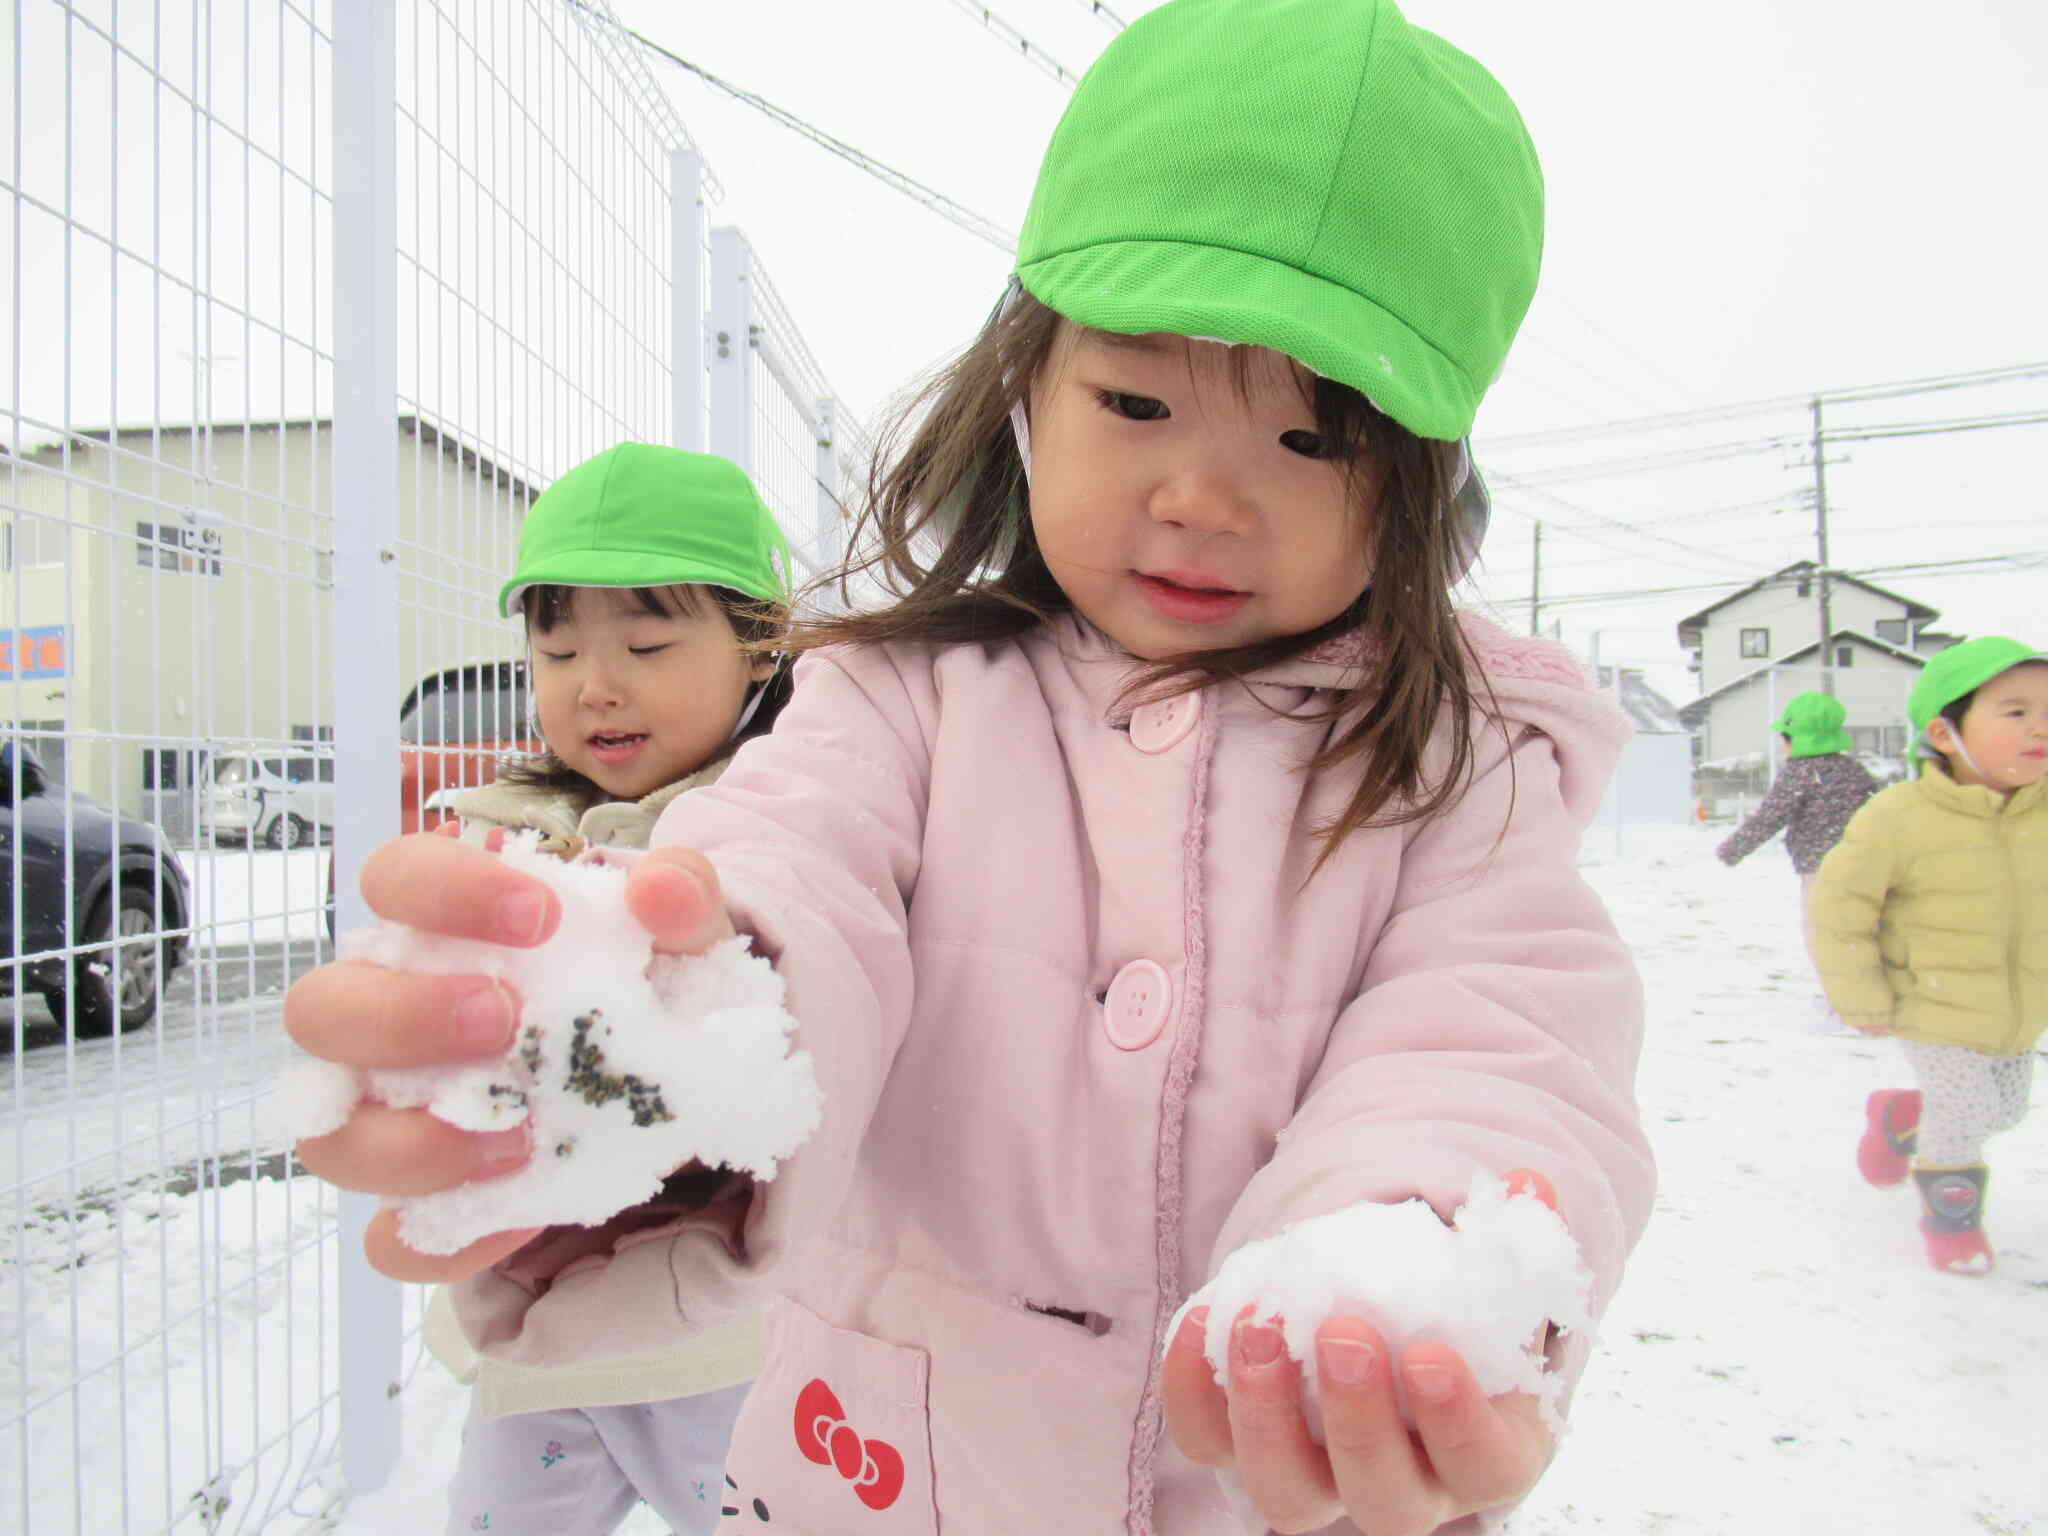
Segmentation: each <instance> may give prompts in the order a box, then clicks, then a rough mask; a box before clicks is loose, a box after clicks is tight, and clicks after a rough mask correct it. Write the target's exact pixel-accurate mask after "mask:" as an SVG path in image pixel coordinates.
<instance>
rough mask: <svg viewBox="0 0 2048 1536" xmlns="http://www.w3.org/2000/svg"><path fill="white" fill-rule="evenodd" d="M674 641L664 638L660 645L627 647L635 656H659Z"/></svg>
mask: <svg viewBox="0 0 2048 1536" xmlns="http://www.w3.org/2000/svg"><path fill="white" fill-rule="evenodd" d="M674 643H675V642H674V641H672V640H664V641H662V643H661V644H660V645H629V646H627V647H626V649H627V650H629V651H631V652H632V653H633V654H634V655H635V656H659V655H660V654H661V653H662V652H663V651H665V650H667V649H668V648H669V647H670V646H671V645H673V644H674Z"/></svg>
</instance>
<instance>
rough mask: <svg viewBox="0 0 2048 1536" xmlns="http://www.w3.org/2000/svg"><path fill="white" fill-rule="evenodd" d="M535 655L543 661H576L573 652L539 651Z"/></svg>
mask: <svg viewBox="0 0 2048 1536" xmlns="http://www.w3.org/2000/svg"><path fill="white" fill-rule="evenodd" d="M537 654H538V655H539V656H540V658H541V660H543V661H574V660H575V659H576V653H575V652H574V651H540V652H538V653H537Z"/></svg>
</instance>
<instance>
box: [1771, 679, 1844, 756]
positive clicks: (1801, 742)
mask: <svg viewBox="0 0 2048 1536" xmlns="http://www.w3.org/2000/svg"><path fill="white" fill-rule="evenodd" d="M1848 718H1849V711H1848V709H1847V708H1846V707H1845V706H1844V705H1843V703H1842V701H1841V700H1840V699H1838V698H1835V697H1833V696H1832V695H1830V694H1825V693H1797V694H1794V695H1793V696H1792V697H1791V698H1790V699H1788V700H1787V701H1786V703H1785V707H1784V708H1783V709H1781V710H1779V711H1778V718H1777V719H1775V720H1773V721H1772V722H1771V729H1772V730H1774V731H1777V732H1779V733H1780V734H1782V735H1785V736H1789V737H1791V738H1792V755H1793V756H1794V757H1827V756H1829V755H1830V754H1832V753H1836V752H1850V751H1854V750H1855V747H1856V743H1855V741H1854V740H1853V739H1852V738H1851V737H1850V735H1849V733H1848V731H1847V730H1845V729H1844V728H1843V724H1842V722H1843V721H1845V720H1847V719H1848Z"/></svg>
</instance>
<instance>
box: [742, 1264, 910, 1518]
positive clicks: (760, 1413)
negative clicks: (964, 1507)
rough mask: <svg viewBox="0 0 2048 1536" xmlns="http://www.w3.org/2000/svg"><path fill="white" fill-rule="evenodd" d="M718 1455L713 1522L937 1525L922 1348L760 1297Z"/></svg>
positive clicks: (793, 1304) (792, 1303) (784, 1301)
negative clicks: (752, 1354)
mask: <svg viewBox="0 0 2048 1536" xmlns="http://www.w3.org/2000/svg"><path fill="white" fill-rule="evenodd" d="M762 1332H763V1341H764V1346H765V1347H764V1350H763V1356H762V1361H761V1374H760V1376H759V1378H758V1379H757V1380H756V1381H755V1383H754V1389H753V1391H752V1392H750V1393H749V1394H748V1396H747V1403H746V1407H745V1408H743V1409H741V1411H740V1417H739V1423H738V1425H737V1426H735V1428H734V1430H733V1439H732V1450H731V1453H730V1454H729V1455H728V1457H727V1459H726V1487H725V1505H724V1510H725V1518H724V1521H723V1523H722V1524H721V1525H720V1527H719V1529H720V1530H721V1531H722V1532H742V1531H745V1532H760V1533H763V1536H766V1533H769V1532H784V1533H789V1536H796V1533H802V1536H848V1533H862V1536H868V1533H871V1536H937V1532H938V1528H939V1522H938V1511H937V1506H936V1503H935V1501H934V1497H933V1490H932V1451H931V1421H930V1415H929V1409H928V1399H927V1385H928V1380H929V1375H930V1357H929V1356H928V1355H926V1353H925V1352H924V1351H923V1350H921V1349H911V1348H908V1347H906V1346H904V1345H900V1344H887V1343H884V1342H883V1341H882V1340H880V1339H873V1338H869V1337H868V1336H867V1335H866V1334H861V1333H851V1332H848V1331H847V1330H846V1329H844V1328H835V1327H833V1326H832V1325H831V1324H830V1323H827V1322H825V1321H824V1320H823V1319H822V1318H820V1317H818V1316H817V1315H816V1314H815V1313H813V1312H811V1311H809V1310H808V1309H806V1308H804V1307H801V1306H799V1305H798V1304H797V1303H795V1302H793V1301H789V1300H786V1299H783V1298H777V1299H776V1300H774V1301H772V1302H770V1303H769V1306H768V1311H767V1313H766V1316H765V1317H764V1319H763V1324H762Z"/></svg>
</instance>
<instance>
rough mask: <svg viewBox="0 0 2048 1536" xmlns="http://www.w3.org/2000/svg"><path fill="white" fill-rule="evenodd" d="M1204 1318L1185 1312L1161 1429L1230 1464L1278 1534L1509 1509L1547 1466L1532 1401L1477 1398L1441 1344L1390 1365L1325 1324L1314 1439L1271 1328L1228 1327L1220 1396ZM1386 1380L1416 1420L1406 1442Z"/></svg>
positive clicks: (1389, 1529) (1341, 1329) (1412, 1533)
mask: <svg viewBox="0 0 2048 1536" xmlns="http://www.w3.org/2000/svg"><path fill="white" fill-rule="evenodd" d="M1208 1315H1209V1314H1208V1309H1207V1308H1206V1307H1198V1308H1196V1309H1195V1310H1194V1311H1193V1312H1191V1313H1189V1314H1188V1316H1187V1318H1186V1319H1185V1320H1184V1321H1183V1322H1182V1324H1181V1328H1180V1332H1179V1333H1178V1334H1176V1335H1175V1337H1174V1341H1173V1345H1172V1347H1171V1348H1170V1349H1169V1351H1168V1353H1167V1356H1166V1367H1165V1380H1164V1391H1165V1403H1166V1422H1167V1426H1168V1428H1169V1429H1170V1430H1171V1431H1172V1434H1173V1437H1174V1440H1175V1441H1176V1442H1177V1443H1178V1444H1179V1446H1180V1449H1181V1453H1182V1454H1183V1455H1185V1456H1186V1457H1187V1458H1188V1459H1189V1460H1190V1461H1193V1462H1196V1463H1197V1464H1199V1465H1202V1466H1208V1467H1219V1468H1222V1467H1234V1468H1235V1469H1236V1471H1237V1474H1238V1476H1239V1477H1240V1478H1241V1479H1242V1481H1243V1483H1244V1489H1245V1493H1246V1494H1247V1495H1248V1496H1249V1498H1250V1499H1251V1501H1252V1503H1253V1504H1254V1505H1255V1506H1256V1507H1257V1509H1258V1512H1259V1515H1260V1517H1261V1518H1262V1519H1264V1520H1265V1521H1266V1523H1267V1524H1268V1525H1269V1526H1271V1527H1272V1529H1274V1530H1276V1531H1313V1530H1320V1529H1321V1528H1322V1527H1323V1526H1325V1525H1328V1524H1330V1523H1331V1522H1332V1521H1333V1520H1336V1519H1337V1518H1338V1517H1339V1516H1344V1517H1346V1518H1348V1519H1350V1521H1351V1522H1352V1524H1354V1525H1356V1526H1357V1527H1358V1528H1359V1530H1361V1531H1362V1532H1364V1533H1365V1536H1427V1533H1428V1532H1430V1531H1433V1530H1435V1529H1436V1528H1437V1527H1438V1526H1440V1525H1442V1524H1443V1523H1444V1522H1445V1521H1447V1520H1454V1519H1456V1518H1457V1517H1459V1516H1460V1515H1466V1514H1471V1513H1473V1512H1474V1511H1477V1510H1482V1509H1491V1508H1494V1507H1495V1506H1498V1505H1502V1504H1512V1503H1513V1502H1514V1501H1515V1500H1517V1499H1519V1498H1520V1497H1521V1496H1522V1495H1523V1494H1525V1493H1527V1492H1528V1491H1529V1489H1530V1488H1532V1487H1533V1486H1534V1485H1535V1482H1536V1478H1537V1476H1538V1474H1539V1473H1541V1472H1542V1470H1543V1468H1544V1466H1545V1465H1546V1464H1547V1463H1548V1461H1549V1459H1550V1450H1551V1435H1550V1431H1549V1430H1548V1429H1547V1428H1545V1426H1544V1423H1543V1418H1542V1409H1541V1406H1540V1405H1539V1403H1538V1402H1537V1400H1536V1399H1535V1398H1534V1397H1532V1396H1530V1395H1529V1394H1528V1393H1525V1392H1508V1393H1503V1394H1502V1395H1501V1396H1499V1397H1495V1398H1489V1397H1487V1396H1486V1394H1485V1393H1484V1392H1483V1391H1481V1390H1480V1387H1479V1384H1478V1382H1476V1381H1475V1380H1473V1377H1472V1372H1471V1370H1470V1369H1469V1368H1468V1367H1467V1366H1466V1364H1465V1362H1464V1360H1463V1359H1462V1358H1461V1357H1460V1356H1459V1354H1458V1353H1457V1351H1456V1350H1453V1349H1451V1348H1449V1347H1448V1346H1446V1345H1443V1344H1416V1345H1413V1346H1411V1347H1410V1348H1409V1349H1407V1350H1406V1351H1404V1352H1403V1353H1402V1355H1401V1357H1400V1359H1399V1361H1398V1362H1396V1361H1395V1360H1394V1359H1393V1357H1392V1353H1391V1351H1389V1350H1388V1348H1387V1346H1386V1341H1385V1340H1384V1339H1382V1338H1381V1337H1380V1335H1379V1333H1378V1332H1377V1331H1376V1330H1375V1329H1374V1328H1373V1327H1372V1326H1371V1325H1370V1324H1368V1323H1366V1322H1364V1321H1362V1320H1361V1319H1359V1318H1355V1317H1333V1318H1331V1319H1330V1320H1329V1321H1328V1322H1326V1323H1325V1324H1323V1326H1322V1327H1321V1328H1320V1329H1318V1330H1317V1333H1316V1359H1317V1366H1318V1369H1319V1372H1320V1376H1321V1381H1320V1400H1321V1403H1322V1412H1323V1441H1322V1443H1321V1444H1318V1443H1317V1442H1316V1441H1315V1440H1314V1439H1313V1438H1312V1437H1311V1435H1310V1434H1309V1426H1308V1419H1307V1415H1306V1414H1305V1412H1304V1411H1303V1408H1302V1396H1301V1367H1300V1365H1299V1364H1297V1363H1296V1362H1295V1361H1294V1360H1292V1359H1291V1358H1289V1356H1288V1354H1287V1348H1286V1340H1285V1338H1284V1337H1283V1336H1282V1334H1281V1332H1280V1330H1279V1329H1278V1328H1277V1327H1273V1326H1270V1325H1267V1324H1254V1323H1253V1322H1252V1321H1251V1319H1250V1318H1249V1317H1243V1316H1241V1317H1240V1318H1239V1319H1238V1321H1237V1323H1236V1325H1235V1326H1234V1327H1233V1328H1232V1330H1231V1338H1230V1369H1229V1379H1230V1385H1229V1390H1228V1393H1227V1394H1226V1392H1225V1390H1224V1389H1223V1388H1222V1387H1220V1386H1218V1385H1217V1382H1216V1376H1215V1372H1214V1371H1213V1370H1212V1369H1211V1368H1210V1366H1209V1362H1208V1361H1207V1359H1205V1358H1204V1357H1203V1353H1202V1333H1203V1329H1204V1328H1205V1326H1206V1325H1207V1322H1208ZM1397 1371H1398V1372H1399V1374H1400V1377H1401V1381H1402V1384H1403V1386H1405V1388H1406V1391H1407V1396H1408V1401H1409V1403H1410V1405H1411V1407H1412V1410H1413V1413H1414V1416H1415V1427H1414V1432H1413V1433H1412V1434H1411V1433H1410V1431H1409V1427H1408V1424H1407V1423H1406V1421H1404V1420H1403V1418H1402V1416H1401V1408H1400V1404H1399V1401H1398V1395H1397V1392H1396V1389H1395V1374H1396V1372H1397Z"/></svg>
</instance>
